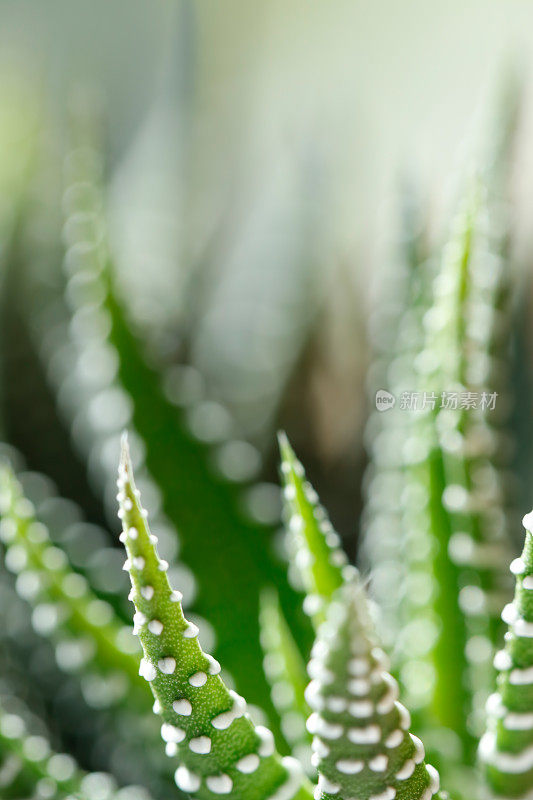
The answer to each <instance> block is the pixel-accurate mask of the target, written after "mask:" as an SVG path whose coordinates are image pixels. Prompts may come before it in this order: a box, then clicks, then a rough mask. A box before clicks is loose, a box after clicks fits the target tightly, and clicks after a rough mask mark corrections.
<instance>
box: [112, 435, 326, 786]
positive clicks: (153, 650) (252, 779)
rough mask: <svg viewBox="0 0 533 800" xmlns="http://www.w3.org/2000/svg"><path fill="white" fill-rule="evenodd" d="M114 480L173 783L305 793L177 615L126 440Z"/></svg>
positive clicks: (146, 669) (177, 600)
mask: <svg viewBox="0 0 533 800" xmlns="http://www.w3.org/2000/svg"><path fill="white" fill-rule="evenodd" d="M118 486H119V502H120V510H119V516H120V517H121V518H122V524H123V534H122V539H123V541H124V543H125V546H126V550H127V552H128V560H127V568H128V570H129V572H130V576H131V582H132V599H133V602H134V603H135V607H136V614H135V629H136V631H137V633H138V635H139V638H140V640H141V644H142V647H143V651H144V658H143V660H142V663H141V673H142V674H143V676H144V677H145V679H146V680H147V681H149V683H150V686H151V688H152V691H153V693H154V696H155V698H156V707H157V710H158V711H159V713H160V714H161V718H162V721H163V722H162V727H161V733H162V736H163V738H164V740H165V741H166V742H167V752H168V754H169V755H170V756H172V757H174V756H177V757H178V759H179V766H178V768H177V770H176V783H177V785H178V786H179V788H181V789H183V790H184V791H186V792H189V793H190V794H192V795H193V796H194V797H198V798H202V799H203V798H206V800H207V798H212V797H213V796H214V795H231V797H232V798H235V800H237V798H238V799H239V800H262V799H263V798H265V800H266V798H269V799H270V800H272V799H273V798H282V797H283V798H287V800H291V798H298V800H304V798H309V797H310V792H309V789H308V787H307V785H306V782H305V779H304V778H303V774H302V772H301V768H300V767H299V765H298V763H297V762H296V761H294V760H293V759H283V760H282V759H280V757H279V756H278V755H277V753H276V752H275V747H274V739H273V736H272V734H271V733H270V731H268V730H267V729H266V728H262V727H260V726H259V727H256V726H254V724H253V723H252V721H251V719H250V717H249V716H248V714H247V713H246V702H245V700H244V699H243V698H241V697H240V696H239V695H237V694H236V693H235V692H232V691H230V690H229V689H228V688H227V687H226V685H225V683H224V682H223V680H222V678H221V677H220V664H219V663H218V662H217V661H215V659H213V658H212V657H211V656H209V655H207V654H205V653H204V651H203V650H202V648H201V646H200V644H199V642H198V638H197V637H198V633H199V631H198V628H197V627H196V626H195V625H194V624H192V623H191V622H189V621H188V620H187V619H186V618H185V616H184V614H183V609H182V607H181V596H180V594H179V592H177V591H173V590H172V588H171V586H170V583H169V581H168V577H167V575H166V570H167V568H168V564H166V563H165V562H164V561H162V560H161V559H160V558H159V555H158V553H157V550H156V547H155V543H156V542H155V538H154V536H153V534H151V533H150V531H149V528H148V525H147V522H146V517H147V512H146V511H145V510H144V509H143V508H142V506H141V504H140V498H139V492H138V491H137V490H136V488H135V484H134V480H133V474H132V467H131V461H130V458H129V450H128V446H127V440H126V439H124V440H123V450H122V458H121V464H120V470H119V480H118Z"/></svg>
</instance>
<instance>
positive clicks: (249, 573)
mask: <svg viewBox="0 0 533 800" xmlns="http://www.w3.org/2000/svg"><path fill="white" fill-rule="evenodd" d="M82 155H83V158H82ZM94 160H95V158H94V153H93V159H92V161H94ZM92 161H91V159H90V158H89V157H88V155H87V152H86V151H84V153H74V154H73V156H72V157H71V158H70V160H69V165H70V166H69V170H70V174H73V175H74V179H73V183H72V185H71V186H70V188H69V190H68V192H67V193H66V197H67V199H68V202H66V203H65V206H66V207H67V209H68V211H69V216H68V219H67V222H66V225H65V239H66V241H67V243H68V249H67V252H66V254H65V265H66V271H67V273H68V276H69V278H68V284H67V298H68V302H69V304H70V306H71V320H70V324H66V325H65V337H58V340H57V341H56V343H55V346H54V343H52V347H51V348H50V349H49V350H48V352H47V353H45V358H46V359H47V360H48V363H49V365H51V364H52V363H53V365H54V367H55V369H54V370H52V369H50V372H51V373H53V374H54V375H55V376H58V381H57V386H56V390H57V393H58V396H59V397H60V398H61V402H62V410H63V412H64V413H65V414H66V416H67V418H68V419H69V422H70V424H71V425H74V430H75V435H76V439H77V441H78V443H79V444H80V446H81V449H82V450H83V451H84V453H85V455H86V456H87V457H88V458H89V463H90V469H91V477H92V478H93V479H94V478H96V479H97V480H99V481H100V483H101V486H102V488H103V492H104V494H105V496H106V498H107V499H110V498H111V497H112V496H113V495H112V494H111V487H112V486H114V482H115V481H114V477H113V474H114V470H112V468H111V466H110V459H109V454H110V453H111V454H112V452H113V450H114V448H115V447H116V446H117V440H118V435H119V430H121V429H122V427H124V426H125V425H129V426H131V428H132V452H134V455H135V457H136V468H137V470H138V473H137V474H138V476H139V480H140V479H141V477H142V480H143V483H144V484H149V486H150V489H151V490H152V491H153V492H154V494H156V495H157V496H158V497H159V498H160V500H161V504H160V509H159V510H160V514H159V515H158V519H157V521H154V527H157V528H159V527H160V526H161V527H165V528H166V529H167V530H168V529H169V528H174V529H177V530H178V531H179V540H180V555H181V558H180V563H179V567H178V568H179V569H181V570H184V571H185V570H188V573H187V575H186V578H187V583H188V585H189V587H193V591H187V592H186V591H185V587H184V596H185V600H186V601H187V605H191V604H192V603H191V601H192V596H194V605H193V609H194V612H195V613H198V614H200V615H201V616H203V617H204V618H209V620H210V624H211V625H213V628H214V631H215V634H216V639H217V655H220V657H221V658H222V659H223V660H224V662H225V664H226V665H227V668H228V669H229V670H231V673H232V675H233V676H234V678H235V680H236V682H237V685H238V687H239V689H240V690H242V691H243V692H245V693H246V694H247V696H248V697H249V698H250V700H251V701H253V702H256V703H258V704H260V705H261V706H262V707H263V708H265V710H266V711H267V713H270V714H271V716H272V720H273V723H274V724H275V712H274V709H273V708H272V705H271V702H270V696H269V691H268V686H267V684H266V681H265V680H264V677H263V675H262V672H261V671H260V665H261V660H262V654H261V648H260V645H259V628H258V613H259V592H260V590H261V587H262V586H264V585H268V584H275V585H276V586H277V587H278V589H279V592H280V599H281V602H282V604H283V607H284V609H285V612H286V613H287V616H288V618H289V621H290V624H291V627H292V628H293V630H294V631H295V636H296V638H297V639H298V640H299V641H302V642H303V643H305V642H306V640H308V639H309V632H308V631H307V630H306V627H305V625H302V621H301V619H300V615H299V613H298V611H297V608H298V598H297V596H296V595H295V593H294V592H293V591H292V590H291V588H290V587H289V586H288V584H287V580H286V575H285V571H284V568H283V565H282V564H281V563H280V561H279V560H278V558H277V556H276V554H275V552H274V548H273V538H274V533H275V524H276V520H277V519H278V518H279V513H278V497H277V489H276V487H273V486H270V485H264V484H257V483H254V482H253V481H252V480H251V478H250V477H249V476H250V470H249V468H248V467H247V464H249V463H250V461H251V462H252V463H253V464H256V462H257V460H258V459H257V453H256V451H254V449H253V448H251V447H250V445H248V444H247V443H246V442H243V441H241V440H240V439H239V438H238V433H237V432H236V431H235V429H234V426H233V423H232V420H231V418H230V417H229V416H228V414H227V413H226V411H225V409H223V408H222V407H221V406H220V405H219V404H216V403H213V402H210V401H207V400H206V399H205V398H204V397H202V396H201V391H200V396H198V394H197V392H196V390H197V388H198V383H201V376H199V374H198V373H197V372H196V371H195V370H193V369H191V368H187V367H181V366H178V365H176V366H175V367H174V368H172V369H169V370H168V372H165V374H162V373H161V372H160V371H159V370H158V369H155V368H154V367H153V365H150V364H149V363H148V362H147V358H146V356H145V353H144V351H143V349H142V346H141V342H140V341H139V339H138V338H137V337H136V335H135V334H134V333H133V331H132V329H131V325H130V322H129V320H128V319H127V317H126V314H125V311H124V307H123V304H122V302H121V301H120V299H119V297H118V295H117V293H116V289H115V285H114V274H113V268H112V265H111V263H110V261H109V257H108V250H107V245H106V243H105V223H104V220H103V219H102V215H101V210H100V209H101V205H102V203H101V202H100V201H96V200H95V196H96V197H100V198H101V190H100V188H99V186H98V184H97V182H96V183H95V179H94V175H92V174H91V172H90V169H89V167H87V166H84V163H85V162H87V163H89V164H90V163H92ZM87 172H88V173H89V174H87ZM91 198H92V199H91ZM103 231H104V233H103ZM37 335H38V336H39V337H40V336H42V330H41V333H39V332H38V333H37ZM72 364H74V365H75V368H74V369H72ZM87 364H93V365H96V366H97V367H98V365H102V367H103V368H102V370H100V371H98V369H96V368H95V373H98V374H92V373H90V370H89V373H90V374H88V373H87V371H84V368H83V365H85V366H86V365H87ZM63 367H64V369H63ZM190 379H192V380H190ZM134 440H135V444H136V445H137V446H136V447H135V448H134V447H133V442H134ZM228 463H230V468H228V467H227V465H228ZM141 466H142V472H141ZM258 466H260V459H259V463H258ZM252 471H253V470H252ZM177 541H178V534H177V533H175V542H177ZM236 564H239V568H238V569H236V568H235V565H236ZM191 572H192V573H193V575H194V577H193V575H191ZM221 575H224V576H226V580H225V581H223V582H222V584H221V583H220V576H221ZM196 588H197V589H198V591H197V592H195V591H194V589H196ZM252 676H254V677H253V678H252Z"/></svg>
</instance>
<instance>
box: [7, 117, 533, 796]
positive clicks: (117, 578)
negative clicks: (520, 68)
mask: <svg viewBox="0 0 533 800" xmlns="http://www.w3.org/2000/svg"><path fill="white" fill-rule="evenodd" d="M515 111H516V108H515V106H513V107H512V108H511V110H510V112H509V114H508V119H509V120H510V121H509V122H508V123H506V124H505V125H503V129H504V133H503V134H502V135H500V136H499V138H498V140H497V142H496V144H494V146H493V147H492V150H491V153H490V157H488V158H487V159H486V164H485V166H484V169H483V170H482V171H481V173H480V174H479V175H478V176H476V177H475V178H472V179H469V180H467V181H465V184H466V188H465V189H464V191H463V192H462V195H463V196H462V199H461V201H460V203H459V205H458V210H457V213H456V215H455V218H454V221H453V223H452V225H451V235H450V237H449V240H448V241H447V243H446V244H445V245H444V246H443V247H442V248H440V250H442V254H441V255H440V254H439V253H438V252H436V251H435V250H434V249H431V248H429V247H428V246H427V243H426V242H425V241H423V236H422V235H420V234H416V235H415V234H414V233H412V235H410V236H409V237H408V247H407V248H406V252H405V254H404V255H405V257H404V259H403V262H402V264H403V268H402V270H400V269H399V267H398V265H397V272H398V274H397V275H396V280H395V282H392V281H391V283H390V288H391V290H392V294H393V299H392V300H391V301H390V302H386V301H385V300H383V301H382V303H381V305H380V306H379V307H378V308H377V309H376V319H375V320H374V323H373V327H374V328H375V330H376V331H381V332H383V331H385V332H386V333H387V336H385V337H383V336H381V338H380V337H377V336H376V337H375V342H374V345H375V361H374V365H373V368H372V370H371V374H370V380H369V385H370V395H371V397H374V395H375V392H376V391H378V390H379V391H388V392H390V393H391V394H392V395H393V396H394V397H395V398H396V405H395V407H394V408H391V409H389V410H387V411H385V412H383V411H379V410H376V411H374V412H372V413H371V414H370V417H369V421H368V427H367V441H368V452H369V465H368V470H367V474H366V477H365V497H366V501H365V510H364V514H363V519H362V535H361V539H362V541H361V547H360V559H359V567H360V569H361V571H359V570H358V569H357V568H356V567H355V566H354V565H353V564H352V563H350V559H349V558H348V556H347V554H346V550H345V547H344V545H343V542H342V540H341V538H340V537H339V535H338V534H337V533H336V531H335V530H334V527H333V525H332V523H331V521H330V519H329V517H328V514H327V512H326V511H325V509H324V507H323V506H322V504H321V503H320V501H319V498H318V495H317V493H316V492H315V490H314V489H313V487H312V486H311V484H310V482H309V481H308V480H307V479H306V476H305V474H304V469H303V467H302V464H301V463H300V461H299V460H298V459H297V457H296V455H295V453H294V451H293V449H292V447H291V445H290V444H289V440H288V438H287V437H286V436H285V434H280V436H279V445H280V452H281V470H280V475H281V483H282V492H281V493H282V498H283V508H284V511H283V530H282V532H281V535H280V533H279V522H280V520H279V509H278V508H277V501H278V500H279V491H278V490H277V489H276V487H275V486H273V485H271V484H268V483H266V482H263V481H260V480H259V479H258V477H257V476H258V475H260V474H261V461H262V457H261V453H260V452H259V450H258V449H257V448H256V447H254V446H252V445H251V444H250V443H249V442H247V441H246V440H245V439H244V438H239V436H238V433H237V432H236V428H235V423H234V420H233V418H232V416H231V414H230V413H229V412H228V411H227V410H226V408H225V407H224V406H223V404H222V403H221V402H219V400H220V398H218V397H215V398H213V397H209V396H208V394H207V391H206V390H205V387H204V386H203V384H202V379H201V375H200V372H199V371H198V370H197V369H196V368H195V367H193V366H191V364H190V363H187V362H186V359H183V360H182V363H175V362H172V361H171V360H170V361H169V360H166V361H165V359H164V358H163V357H162V356H161V352H160V351H158V352H155V351H154V348H152V349H150V348H149V347H147V346H146V345H147V337H146V336H145V335H144V332H143V331H142V329H141V328H139V325H138V323H137V324H136V323H134V322H132V319H131V313H130V311H131V309H130V308H129V307H128V305H127V303H126V302H125V300H124V297H123V296H122V294H121V288H120V281H119V280H118V276H117V271H116V269H115V265H114V253H113V247H112V246H111V244H110V241H109V235H108V220H107V215H106V188H105V187H106V182H105V179H104V166H103V158H102V155H101V153H100V151H99V149H98V147H97V146H96V145H95V143H94V138H91V136H89V134H88V131H89V130H91V127H92V126H91V125H90V124H88V123H87V120H83V121H82V122H83V124H81V123H80V121H79V120H78V122H77V124H76V125H73V126H72V127H73V133H72V138H73V145H72V148H71V149H70V151H69V153H68V154H67V156H66V158H65V159H64V169H63V174H64V181H65V185H64V187H62V189H61V191H58V193H57V194H58V195H59V196H60V199H61V202H58V201H57V197H56V196H55V194H54V192H50V187H49V185H48V184H47V183H46V181H44V187H45V188H44V189H43V181H42V180H41V181H40V180H39V177H40V178H41V179H42V177H43V175H42V163H41V158H40V156H39V154H38V153H36V152H34V149H32V147H29V146H28V147H26V148H25V149H21V150H20V163H18V164H11V165H9V166H10V168H9V170H8V173H6V175H5V176H3V175H1V174H0V191H2V193H3V195H4V197H5V199H6V200H7V199H8V197H11V201H12V202H11V206H10V212H9V214H6V213H4V211H3V208H2V207H0V215H1V216H0V236H1V237H2V280H3V285H2V291H3V319H4V341H3V352H2V367H3V376H4V380H3V383H2V394H3V397H2V400H3V403H2V405H3V418H2V436H3V439H4V443H3V445H2V452H1V463H0V543H1V552H2V559H1V562H0V620H1V625H0V640H1V646H0V795H1V796H2V798H6V800H8V798H12V799H13V800H17V799H18V800H22V799H23V798H25V799H26V800H27V799H28V798H35V800H46V798H58V800H67V799H69V800H72V798H78V799H79V800H149V798H154V800H159V798H170V797H176V798H180V797H185V796H189V797H191V798H198V800H213V799H214V798H216V797H220V796H222V797H224V796H226V797H229V798H234V800H311V798H312V797H314V798H315V800H431V798H435V800H445V799H446V798H448V797H452V798H453V799H454V800H471V798H474V797H475V798H480V800H481V798H494V799H496V798H510V797H513V798H523V800H525V799H526V798H531V797H532V796H533V692H532V689H531V687H532V686H533V645H532V641H533V599H532V598H533V594H532V592H533V538H532V537H533V532H532V528H533V523H532V518H531V515H527V516H526V517H525V518H524V527H525V530H526V533H525V537H526V538H525V546H524V551H523V554H522V556H521V557H519V558H514V560H513V556H514V555H516V553H515V552H514V547H515V544H514V541H513V527H514V523H513V502H514V496H513V481H512V480H511V479H510V476H512V448H511V447H510V445H509V427H510V424H509V422H510V409H511V405H512V404H511V398H510V397H509V389H508V387H509V385H510V383H511V381H510V380H509V370H510V368H511V364H512V358H513V326H512V324H511V322H510V320H511V319H512V315H513V313H514V309H513V303H512V286H513V279H512V266H511V265H512V248H511V240H512V239H511V228H510V221H509V213H508V198H507V191H508V190H507V181H508V162H509V160H510V153H511V150H512V133H513V131H514V128H515V124H514V122H513V120H514V116H515ZM0 133H1V130H0ZM30 139H31V136H30ZM32 141H33V140H32ZM35 149H36V150H38V148H37V147H36V148H35ZM4 177H5V180H2V179H3V178H4ZM30 178H31V179H30ZM43 192H44V193H45V194H44V198H45V202H43ZM59 264H61V265H62V268H61V269H58V265H59ZM391 331H393V335H390V333H391ZM291 335H292V334H291ZM20 376H24V381H21V380H20ZM413 397H415V400H413ZM409 398H410V399H409ZM491 398H492V399H491ZM417 400H422V401H423V402H422V405H421V406H418V405H417V402H416V401H417ZM36 409H37V410H36ZM40 412H42V413H40ZM124 429H127V431H128V434H127V435H126V434H124V433H123V431H124ZM13 445H17V446H18V448H19V449H21V450H22V451H23V453H24V458H25V459H26V460H27V462H28V463H29V464H30V466H31V469H27V468H26V466H25V464H24V460H23V458H22V456H21V455H20V453H19V452H18V451H17V450H16V449H15V448H14V447H13ZM119 456H120V465H119V470H118V480H117V474H116V465H117V463H118V461H119ZM134 471H135V478H134ZM43 473H47V474H48V475H49V476H50V477H45V474H43ZM52 479H53V480H52ZM61 494H63V495H64V497H61ZM141 497H142V500H143V503H144V505H143V504H142V503H141ZM117 507H118V516H119V518H120V520H121V523H122V532H121V533H120V537H117V536H114V534H113V533H111V534H109V533H108V532H107V530H106V529H107V528H108V527H110V526H111V528H113V527H114V525H115V524H116V510H117ZM145 507H146V508H145ZM82 508H83V510H82ZM148 511H149V512H150V525H149V524H148ZM87 519H88V520H90V521H87ZM112 520H113V521H112ZM123 548H125V550H126V560H125V561H124V557H123V552H122V550H123ZM509 563H510V564H511V571H510V573H509V569H508V565H509ZM367 574H368V576H369V579H368V581H367V579H366V575H367ZM513 575H514V578H515V584H516V587H515V597H514V600H513V599H512V589H513V587H512V577H511V576H513ZM128 578H129V582H130V584H131V591H129V594H128V586H127V585H126V584H127V582H128ZM367 583H368V585H367ZM131 604H133V613H132V607H131ZM502 609H503V613H502ZM132 618H133V633H132V629H131V619H132ZM161 739H162V740H163V743H162V742H161ZM59 750H65V751H68V754H67V753H66V752H59ZM426 751H427V755H426ZM132 783H134V784H135V785H128V784H132ZM119 787H121V788H119Z"/></svg>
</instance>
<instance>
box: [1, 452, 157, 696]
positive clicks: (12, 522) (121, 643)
mask: <svg viewBox="0 0 533 800" xmlns="http://www.w3.org/2000/svg"><path fill="white" fill-rule="evenodd" d="M0 499H1V516H2V518H1V522H0V540H1V541H2V543H3V545H4V548H5V556H4V560H5V565H6V567H7V568H8V569H9V570H10V571H11V572H12V573H14V574H15V575H16V576H17V581H16V587H17V591H18V593H19V594H20V595H21V596H22V597H23V598H24V599H26V600H27V601H28V602H29V603H30V604H31V605H32V607H33V614H32V622H33V626H34V628H35V630H36V631H37V632H38V633H40V634H41V635H43V636H46V637H51V638H52V640H53V641H54V643H55V647H56V657H57V660H58V663H59V664H60V665H63V668H64V669H66V670H67V671H74V672H76V671H80V672H82V673H83V672H85V673H87V674H88V673H91V674H93V675H94V676H95V679H96V678H97V676H98V675H100V676H105V678H106V687H107V693H108V694H109V696H110V698H111V697H113V698H114V702H118V701H122V700H124V698H125V696H126V695H127V696H128V700H129V702H133V703H135V704H138V705H139V706H140V708H144V709H148V708H149V695H148V694H147V693H146V689H145V686H144V682H143V681H142V679H141V678H140V676H139V674H138V659H137V656H136V653H137V646H136V643H135V641H134V639H133V638H132V636H131V632H130V630H129V628H128V627H127V626H125V625H124V623H122V622H121V620H120V619H119V618H117V616H116V615H115V613H114V611H113V609H112V607H111V606H110V605H109V604H108V603H106V602H105V601H103V600H101V599H100V598H99V597H98V596H97V595H95V594H94V592H93V591H92V590H91V588H90V586H89V584H88V582H87V580H86V579H85V578H84V577H83V576H82V575H80V574H79V573H77V572H75V571H74V570H72V568H71V566H70V564H69V562H68V559H67V557H66V555H65V552H64V551H63V550H62V549H61V548H59V547H57V546H56V545H54V544H53V543H52V541H51V539H50V534H49V532H48V529H47V528H46V526H45V525H43V524H42V523H41V522H40V521H39V520H38V519H37V518H36V516H35V508H34V506H33V504H32V503H31V501H30V500H28V498H27V497H25V496H24V494H23V492H22V488H21V486H20V484H19V482H18V480H17V478H16V476H15V474H14V473H13V471H12V469H11V468H10V466H9V465H8V464H5V463H4V464H1V465H0Z"/></svg>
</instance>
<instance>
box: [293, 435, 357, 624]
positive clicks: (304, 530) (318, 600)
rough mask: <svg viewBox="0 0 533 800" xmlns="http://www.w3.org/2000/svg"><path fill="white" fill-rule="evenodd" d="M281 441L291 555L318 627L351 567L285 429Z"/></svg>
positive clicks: (306, 603) (305, 606)
mask: <svg viewBox="0 0 533 800" xmlns="http://www.w3.org/2000/svg"><path fill="white" fill-rule="evenodd" d="M279 445H280V451H281V473H282V479H283V483H284V490H283V494H284V499H285V511H286V517H287V521H288V532H287V537H288V545H289V546H288V549H289V553H290V559H291V563H292V562H294V564H295V567H296V572H297V573H298V576H299V578H300V580H301V583H302V587H303V589H304V591H305V593H306V598H305V601H304V611H305V612H306V613H307V614H309V615H310V616H311V618H312V620H313V624H314V625H315V627H317V626H318V625H319V624H320V623H321V622H322V621H323V620H324V617H325V610H326V607H327V604H328V602H329V600H330V599H331V597H332V595H333V593H334V592H335V590H336V589H338V588H339V586H341V585H342V583H343V582H344V580H345V577H346V576H349V575H350V574H351V573H352V568H351V567H350V566H349V565H348V559H347V557H346V554H345V553H344V551H343V550H342V546H341V541H340V538H339V536H338V535H337V534H336V533H335V531H334V530H333V526H332V524H331V522H330V521H329V519H328V516H327V513H326V511H325V509H324V508H323V506H321V505H320V503H319V499H318V495H317V494H316V492H315V490H314V489H313V487H312V486H311V484H310V483H309V482H308V481H306V480H305V472H304V468H303V467H302V465H301V464H300V462H299V461H298V459H297V458H296V456H295V454H294V451H293V449H292V447H291V446H290V444H289V440H288V439H287V437H286V435H285V434H284V433H280V434H279Z"/></svg>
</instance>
